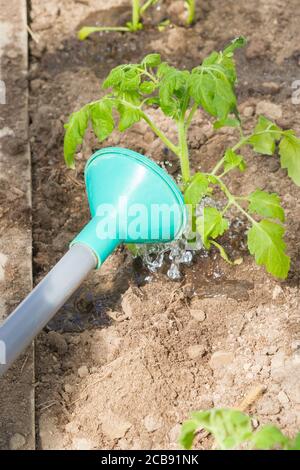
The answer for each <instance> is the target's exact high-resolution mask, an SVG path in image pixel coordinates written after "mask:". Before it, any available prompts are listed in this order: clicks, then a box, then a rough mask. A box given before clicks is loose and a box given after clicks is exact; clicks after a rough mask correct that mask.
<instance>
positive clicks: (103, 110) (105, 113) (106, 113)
mask: <svg viewBox="0 0 300 470" xmlns="http://www.w3.org/2000/svg"><path fill="white" fill-rule="evenodd" d="M112 109H113V104H112V102H111V101H110V100H109V99H105V98H104V99H102V100H101V101H98V102H97V103H93V104H92V105H90V115H91V121H92V126H93V130H94V132H95V134H96V136H97V137H98V139H99V140H100V142H102V141H103V140H105V139H106V138H107V137H108V136H109V135H110V134H111V133H112V131H113V130H114V127H115V123H114V119H113V115H112Z"/></svg>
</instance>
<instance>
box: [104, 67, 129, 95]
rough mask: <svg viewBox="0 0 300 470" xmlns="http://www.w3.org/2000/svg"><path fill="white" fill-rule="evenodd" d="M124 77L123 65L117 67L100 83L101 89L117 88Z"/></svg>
mask: <svg viewBox="0 0 300 470" xmlns="http://www.w3.org/2000/svg"><path fill="white" fill-rule="evenodd" d="M124 77H125V71H124V65H118V67H115V68H114V69H112V70H111V71H110V72H109V74H108V76H107V78H106V79H105V80H104V82H103V83H102V88H104V89H107V88H111V87H118V86H119V85H120V83H121V82H122V81H123V79H124Z"/></svg>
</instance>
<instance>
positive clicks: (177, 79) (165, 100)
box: [159, 68, 189, 119]
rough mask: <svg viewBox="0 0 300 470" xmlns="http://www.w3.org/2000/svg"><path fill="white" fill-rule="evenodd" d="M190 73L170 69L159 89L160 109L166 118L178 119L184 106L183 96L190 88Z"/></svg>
mask: <svg viewBox="0 0 300 470" xmlns="http://www.w3.org/2000/svg"><path fill="white" fill-rule="evenodd" d="M188 81H189V72H188V71H186V70H184V71H180V70H176V69H175V68H170V69H169V70H168V71H167V73H166V74H165V75H164V76H163V78H162V80H161V83H160V87H159V100H160V108H161V110H162V111H163V113H164V114H165V115H166V116H170V117H172V118H174V119H177V118H178V117H179V115H180V111H181V109H182V106H183V96H184V95H185V93H186V90H187V88H188Z"/></svg>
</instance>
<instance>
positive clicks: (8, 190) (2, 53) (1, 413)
mask: <svg viewBox="0 0 300 470" xmlns="http://www.w3.org/2000/svg"><path fill="white" fill-rule="evenodd" d="M27 70H28V35H27V4H26V1H25V0H10V1H9V2H7V0H0V322H1V321H3V319H4V318H5V317H6V316H7V315H8V314H9V313H10V312H11V311H12V310H13V309H14V307H16V306H17V305H18V303H19V302H20V301H21V300H22V299H23V297H24V296H26V295H27V294H28V292H29V291H30V290H31V289H32V233H31V162H30V149H29V143H28V142H29V140H28V86H27ZM18 448H22V449H34V448H35V430H34V350H33V346H31V347H30V348H28V350H27V351H26V353H25V354H24V355H23V356H22V357H21V358H20V359H19V360H18V361H17V363H16V364H15V365H14V366H13V367H12V369H11V370H10V371H9V372H8V373H7V374H6V375H5V376H4V377H3V378H1V379H0V449H18Z"/></svg>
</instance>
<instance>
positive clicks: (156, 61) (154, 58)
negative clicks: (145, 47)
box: [142, 54, 161, 67]
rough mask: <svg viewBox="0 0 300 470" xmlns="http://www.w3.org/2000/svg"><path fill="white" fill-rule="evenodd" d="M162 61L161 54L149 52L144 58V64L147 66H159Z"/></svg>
mask: <svg viewBox="0 0 300 470" xmlns="http://www.w3.org/2000/svg"><path fill="white" fill-rule="evenodd" d="M160 63H161V58H160V54H148V55H146V56H145V57H144V59H143V60H142V65H146V67H158V66H159V65H160Z"/></svg>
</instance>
